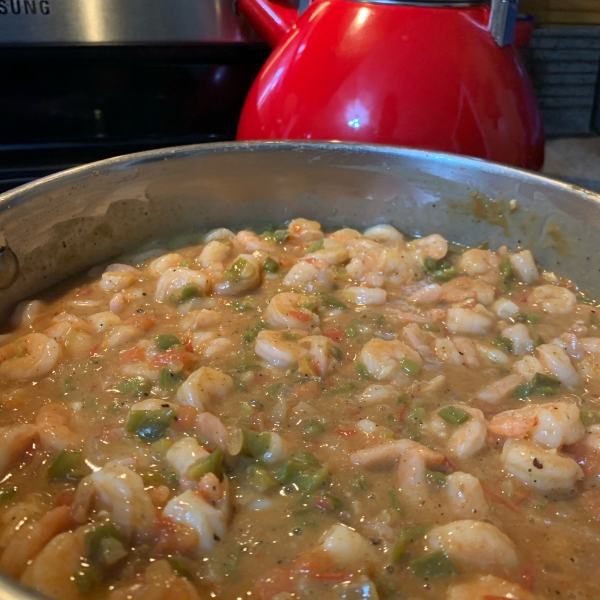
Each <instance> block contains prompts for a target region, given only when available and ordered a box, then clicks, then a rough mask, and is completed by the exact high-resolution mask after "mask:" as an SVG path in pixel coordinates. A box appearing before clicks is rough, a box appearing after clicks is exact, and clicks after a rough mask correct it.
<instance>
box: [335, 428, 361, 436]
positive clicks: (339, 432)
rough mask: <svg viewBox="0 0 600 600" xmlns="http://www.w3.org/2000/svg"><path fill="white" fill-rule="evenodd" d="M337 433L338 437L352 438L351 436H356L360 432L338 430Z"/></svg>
mask: <svg viewBox="0 0 600 600" xmlns="http://www.w3.org/2000/svg"><path fill="white" fill-rule="evenodd" d="M335 432H336V433H337V434H338V435H344V436H347V437H348V436H351V435H356V434H357V433H358V431H356V429H336V430H335Z"/></svg>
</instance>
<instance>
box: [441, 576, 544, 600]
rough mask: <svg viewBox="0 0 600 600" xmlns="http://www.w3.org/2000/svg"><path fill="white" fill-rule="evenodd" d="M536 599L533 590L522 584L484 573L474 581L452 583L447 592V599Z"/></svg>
mask: <svg viewBox="0 0 600 600" xmlns="http://www.w3.org/2000/svg"><path fill="white" fill-rule="evenodd" d="M492 598H493V599H494V600H496V599H497V600H500V598H507V599H508V598H511V599H512V600H534V596H533V594H532V593H531V592H529V591H527V590H526V589H523V588H522V587H521V586H520V585H517V584H516V583H513V582H512V581H507V580H506V579H500V578H499V577H494V576H493V575H484V576H482V577H479V578H478V579H475V580H473V581H468V582H466V583H457V584H454V585H451V586H450V587H449V588H448V592H447V593H446V600H492Z"/></svg>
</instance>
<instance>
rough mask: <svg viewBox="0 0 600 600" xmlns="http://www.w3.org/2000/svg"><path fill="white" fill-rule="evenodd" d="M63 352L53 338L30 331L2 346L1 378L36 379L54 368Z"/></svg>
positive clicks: (0, 352) (0, 351)
mask: <svg viewBox="0 0 600 600" xmlns="http://www.w3.org/2000/svg"><path fill="white" fill-rule="evenodd" d="M61 354H62V352H61V348H60V346H59V344H58V343H57V342H56V341H55V340H53V339H52V338H50V337H48V336H46V335H44V334H43V333H29V334H28V335H26V336H24V337H21V338H18V339H16V340H15V341H14V342H11V343H10V344H7V345H6V346H3V347H2V348H0V378H2V377H3V378H5V379H12V380H34V381H36V380H38V379H40V378H42V377H45V376H46V375H48V374H50V373H51V372H52V371H53V370H54V368H55V367H56V366H57V365H58V361H59V360H60V358H61Z"/></svg>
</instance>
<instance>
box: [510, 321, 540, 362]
mask: <svg viewBox="0 0 600 600" xmlns="http://www.w3.org/2000/svg"><path fill="white" fill-rule="evenodd" d="M502 337H505V338H507V339H509V340H510V341H511V342H512V353H513V354H516V355H517V356H522V355H523V354H527V353H528V352H532V351H533V347H534V346H533V340H532V339H531V336H530V335H529V329H527V327H526V326H525V325H523V323H517V324H516V325H510V326H509V327H505V328H504V329H503V330H502Z"/></svg>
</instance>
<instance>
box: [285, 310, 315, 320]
mask: <svg viewBox="0 0 600 600" xmlns="http://www.w3.org/2000/svg"><path fill="white" fill-rule="evenodd" d="M288 315H290V316H291V317H294V319H298V321H302V323H306V322H307V321H309V320H310V315H307V314H306V313H304V312H300V311H299V310H289V311H288Z"/></svg>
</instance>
